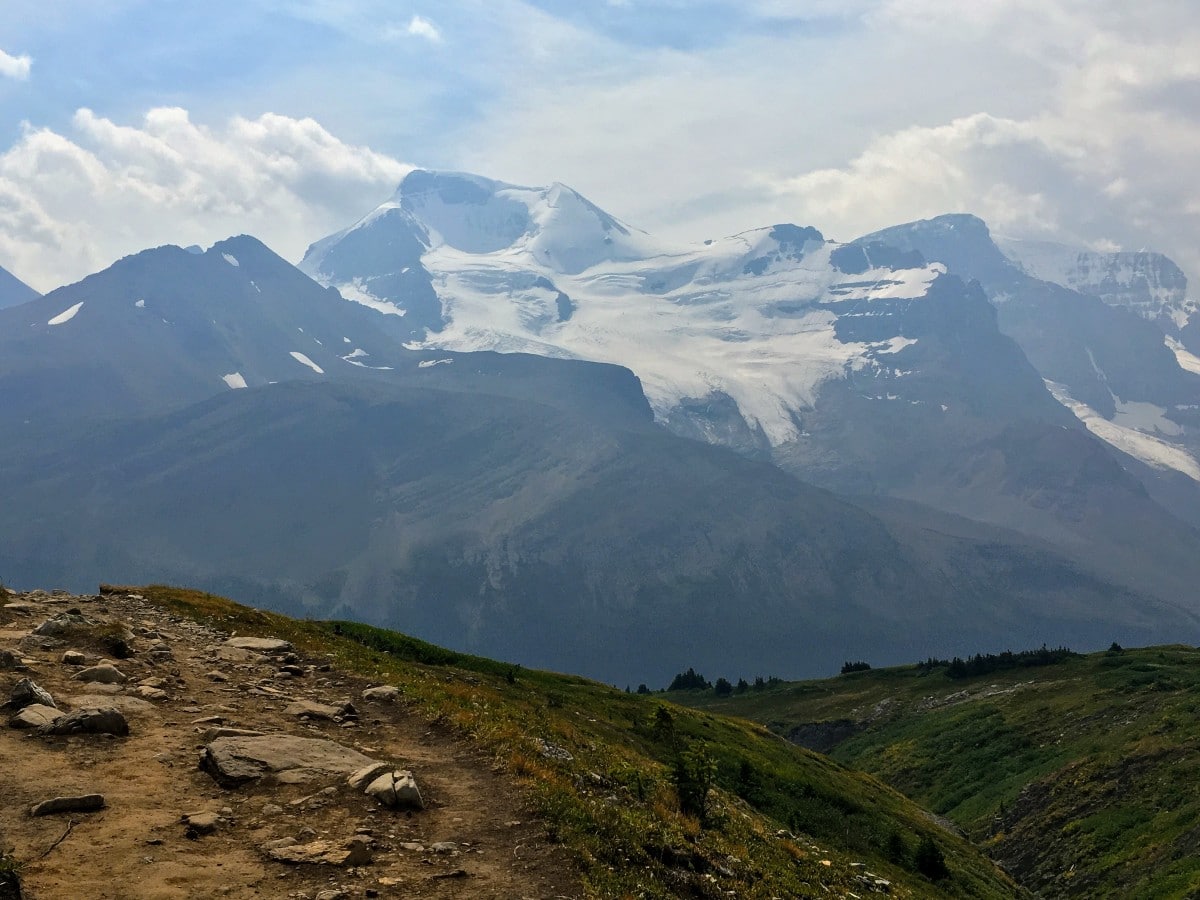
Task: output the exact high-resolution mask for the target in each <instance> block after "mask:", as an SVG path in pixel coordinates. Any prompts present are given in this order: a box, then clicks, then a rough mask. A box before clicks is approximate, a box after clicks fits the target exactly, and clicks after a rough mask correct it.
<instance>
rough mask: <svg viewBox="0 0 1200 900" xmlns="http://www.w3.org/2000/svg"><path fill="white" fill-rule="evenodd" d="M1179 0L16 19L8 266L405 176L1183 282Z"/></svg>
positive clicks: (442, 7) (24, 272) (761, 0)
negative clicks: (1106, 265)
mask: <svg viewBox="0 0 1200 900" xmlns="http://www.w3.org/2000/svg"><path fill="white" fill-rule="evenodd" d="M1195 13H1196V9H1195V3H1194V0H1141V2H1139V3H1137V4H1130V3H1127V2H1124V0H972V2H970V3H963V2H961V0H728V2H727V0H698V2H687V0H537V2H533V0H486V2H485V0H439V2H437V3H433V2H429V0H421V2H414V3H409V2H405V0H389V2H375V0H362V2H347V0H295V2H283V0H237V2H228V0H209V2H206V3H204V4H198V3H193V2H188V0H55V2H53V3H46V2H45V0H39V2H33V0H4V11H3V16H2V21H0V266H3V267H4V268H6V269H8V270H9V271H11V272H13V273H14V274H16V275H17V276H18V277H20V278H22V279H23V280H25V281H27V282H28V283H29V284H31V285H32V286H33V287H35V288H38V289H39V290H50V289H52V288H54V287H56V286H59V285H62V284H66V283H70V282H72V281H75V280H78V279H79V278H81V277H83V276H84V275H86V274H88V273H90V272H93V271H97V270H99V269H101V268H104V267H105V266H107V265H109V264H110V263H111V262H113V261H114V260H115V259H117V258H119V257H121V256H124V255H127V254H130V253H134V252H137V251H138V250H141V249H144V248H146V247H151V246H158V245H161V244H165V243H174V244H180V245H188V244H192V243H198V244H201V245H204V246H208V245H210V244H212V243H213V242H215V241H217V240H220V239H222V238H224V237H227V236H229V235H231V234H237V233H243V232H244V233H250V234H254V235H256V236H257V237H259V238H261V239H262V240H263V241H265V242H266V243H267V244H268V245H269V246H271V247H272V248H273V249H275V250H276V251H277V252H279V253H280V254H282V255H283V256H285V257H287V258H288V259H291V260H293V261H295V260H298V259H299V258H300V256H301V255H302V254H303V252H304V249H305V248H306V246H307V245H308V244H309V243H311V242H312V241H315V240H317V239H318V238H320V237H322V236H324V235H326V234H328V233H331V232H333V231H336V230H339V229H341V228H344V227H346V226H347V225H349V224H351V223H353V222H354V221H355V220H357V219H358V218H359V217H361V216H362V215H364V214H365V213H367V212H368V211H369V210H371V209H372V208H373V207H374V206H376V205H377V204H378V203H380V202H382V201H384V200H385V199H387V197H388V196H389V195H390V194H391V193H392V191H393V190H394V189H395V186H396V185H397V184H398V182H399V181H400V179H401V178H403V176H404V175H405V174H406V173H407V172H408V171H410V170H411V169H412V168H413V167H414V166H420V167H427V168H440V169H456V170H465V171H470V172H474V173H477V174H480V175H486V176H488V177H491V178H496V179H500V180H504V181H510V182H514V183H518V184H527V185H545V184H549V183H551V182H555V181H558V182H563V183H565V184H568V185H570V186H572V187H574V188H575V189H577V190H579V191H580V192H581V193H583V194H584V195H586V196H587V197H588V198H589V199H591V200H592V201H593V202H595V203H596V204H597V205H599V206H601V207H602V208H604V209H606V210H607V211H608V212H610V213H612V214H613V215H615V216H617V217H618V218H620V219H622V220H624V221H626V222H628V223H630V224H632V225H634V226H636V227H639V228H642V229H644V230H646V231H649V232H651V233H653V234H656V235H658V236H660V237H662V238H664V239H668V240H674V241H681V242H684V241H701V240H704V239H708V238H715V237H721V236H725V235H728V234H733V233H737V232H739V231H744V230H747V229H750V228H757V227H760V226H764V225H771V224H776V223H779V222H794V223H797V224H801V225H814V226H816V227H817V228H819V229H820V230H821V231H822V232H823V233H824V234H825V235H826V236H827V237H830V238H833V239H837V240H850V239H852V238H854V237H857V236H859V235H861V234H864V233H866V232H869V231H872V230H875V229H878V228H881V227H885V226H888V225H893V224H898V223H901V222H906V221H911V220H914V219H921V218H928V217H930V216H934V215H939V214H942V213H947V212H973V213H975V214H977V215H979V216H981V217H983V218H984V219H985V220H986V221H987V222H988V223H989V225H990V226H991V227H992V230H993V231H994V232H996V233H998V234H1003V235H1007V236H1012V237H1027V238H1037V239H1043V240H1057V241H1062V242H1064V243H1069V244H1078V245H1083V246H1088V247H1092V248H1096V249H1132V250H1136V249H1143V248H1149V249H1155V250H1159V251H1162V252H1165V253H1167V254H1169V255H1170V256H1172V258H1174V259H1175V260H1176V261H1177V262H1178V263H1180V265H1182V266H1183V267H1184V269H1185V271H1187V272H1188V273H1189V274H1193V275H1194V277H1200V240H1198V239H1200V180H1198V178H1197V171H1198V169H1200V166H1198V162H1200V16H1197V15H1196V14H1195Z"/></svg>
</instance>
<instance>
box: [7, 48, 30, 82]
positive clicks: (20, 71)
mask: <svg viewBox="0 0 1200 900" xmlns="http://www.w3.org/2000/svg"><path fill="white" fill-rule="evenodd" d="M32 68H33V60H32V59H31V58H30V57H29V56H26V55H22V56H11V55H10V54H8V53H5V52H4V51H3V50H0V75H2V76H4V77H5V78H15V79H16V80H17V81H25V80H26V79H27V78H29V71H30V70H31V69H32Z"/></svg>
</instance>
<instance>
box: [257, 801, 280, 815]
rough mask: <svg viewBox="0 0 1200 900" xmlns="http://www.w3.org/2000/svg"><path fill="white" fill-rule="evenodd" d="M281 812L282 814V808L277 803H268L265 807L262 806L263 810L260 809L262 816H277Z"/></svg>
mask: <svg viewBox="0 0 1200 900" xmlns="http://www.w3.org/2000/svg"><path fill="white" fill-rule="evenodd" d="M282 812H283V807H282V806H280V805H279V804H278V803H268V804H266V805H265V806H263V808H262V814H263V815H264V816H277V815H279V814H280V813H282Z"/></svg>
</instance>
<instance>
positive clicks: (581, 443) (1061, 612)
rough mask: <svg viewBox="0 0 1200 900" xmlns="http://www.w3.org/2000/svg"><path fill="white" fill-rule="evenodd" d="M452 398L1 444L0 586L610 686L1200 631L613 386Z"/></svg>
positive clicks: (224, 416) (255, 410)
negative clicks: (191, 602)
mask: <svg viewBox="0 0 1200 900" xmlns="http://www.w3.org/2000/svg"><path fill="white" fill-rule="evenodd" d="M465 359H466V358H465V357H462V358H459V360H458V361H457V362H456V363H455V364H453V365H452V366H439V367H436V368H434V369H433V370H432V371H431V372H430V373H429V374H430V378H431V379H439V378H442V377H446V378H451V377H452V376H453V375H454V371H453V370H454V367H455V366H459V365H460V364H461V363H462V362H463V361H464V360H465ZM527 362H528V364H529V366H530V367H531V368H532V369H539V368H540V369H541V370H542V373H543V375H544V377H545V382H546V385H547V386H548V387H549V386H551V385H554V384H559V385H561V390H563V391H564V392H565V393H567V394H569V395H571V394H574V389H573V388H572V386H571V383H570V381H569V380H565V379H564V380H561V381H560V380H558V379H557V378H556V373H557V371H558V370H560V369H561V368H562V367H564V366H566V367H577V366H584V365H587V364H582V363H571V362H562V361H556V360H528V361H527ZM464 369H465V367H464ZM462 378H463V376H459V380H458V381H453V380H452V381H451V382H450V384H451V389H450V390H444V389H442V388H441V387H440V386H438V387H433V386H431V385H432V384H435V383H436V382H432V381H431V382H427V383H425V384H423V385H420V386H411V387H410V386H406V385H397V384H389V383H379V384H367V383H365V382H364V383H362V384H350V383H341V384H338V383H334V382H332V381H325V382H323V383H321V382H318V383H290V384H279V385H268V386H264V387H261V388H255V389H250V390H246V391H236V392H226V393H224V394H221V395H219V396H217V397H214V398H213V399H211V400H209V401H207V402H204V403H201V404H198V405H194V406H192V407H189V408H188V409H186V410H183V411H180V412H176V413H170V414H166V415H163V416H157V417H154V418H151V419H148V420H145V421H141V422H126V423H121V424H118V425H114V426H112V427H109V428H90V429H88V430H87V431H86V433H83V432H81V433H78V434H75V435H72V434H70V433H66V432H60V434H63V435H64V439H63V440H60V441H59V442H58V443H57V444H56V445H55V446H54V447H53V448H50V449H47V445H46V443H45V442H44V441H37V442H34V441H25V442H23V443H22V442H20V441H18V442H16V443H10V444H9V445H7V446H6V447H5V448H4V449H3V451H0V452H2V454H3V455H2V457H0V458H2V459H3V465H2V466H0V472H2V474H0V487H2V488H3V492H4V496H5V498H6V503H5V504H4V505H3V508H2V509H0V533H2V534H3V537H4V539H3V541H2V542H0V548H2V549H0V566H3V571H4V573H5V576H6V578H9V579H16V580H18V581H24V580H39V579H50V581H51V582H53V583H55V584H61V583H63V582H64V581H66V582H68V583H70V584H73V585H78V586H79V587H80V588H84V587H87V586H89V585H90V584H91V583H92V582H93V581H94V580H95V579H96V577H97V573H106V577H110V578H113V579H122V580H126V579H131V580H134V581H147V580H155V581H161V580H169V581H179V580H187V581H189V582H191V583H195V584H198V585H201V586H204V587H208V588H210V589H214V590H227V591H230V592H233V593H235V594H236V595H238V596H240V597H243V598H246V599H248V600H253V601H255V602H258V603H262V604H266V605H270V606H275V607H278V608H281V609H284V610H288V611H291V612H293V613H297V614H301V613H303V614H307V615H322V616H324V615H337V616H343V617H353V618H357V619H362V620H365V621H368V622H373V623H380V624H390V625H400V624H403V625H404V626H405V627H406V628H407V629H409V631H410V632H412V633H414V634H417V635H420V636H422V637H425V638H430V639H435V640H439V641H443V642H445V643H447V644H449V645H450V646H453V647H456V648H465V649H471V650H476V651H480V652H488V653H494V654H497V655H499V656H501V657H503V658H506V659H510V660H513V661H516V662H522V663H524V664H526V665H538V666H549V667H553V668H559V669H566V670H569V671H579V672H585V673H589V674H592V675H595V676H598V677H602V678H605V679H608V680H616V679H622V680H630V679H633V680H647V681H651V682H659V681H662V680H664V679H666V678H669V677H670V675H671V674H673V673H674V672H675V671H679V670H681V668H683V667H686V666H688V665H704V666H707V667H710V668H712V667H714V666H720V668H721V670H722V671H727V672H744V673H747V674H753V673H755V672H782V673H787V674H793V673H810V672H821V671H829V670H830V668H831V667H836V666H837V665H840V663H841V661H842V660H843V659H845V658H847V657H848V658H857V657H870V658H871V659H873V660H893V661H901V660H908V659H915V658H918V657H920V656H921V655H922V654H927V653H929V652H939V653H950V652H967V649H968V648H975V647H1000V646H1002V645H1006V644H1007V643H1009V642H1014V641H1015V642H1017V643H1021V644H1023V643H1027V642H1028V641H1032V640H1036V641H1039V642H1040V641H1041V640H1049V641H1058V640H1070V641H1072V642H1074V643H1077V644H1078V643H1084V644H1087V645H1098V644H1106V643H1107V642H1108V641H1110V640H1112V639H1119V640H1123V641H1132V640H1135V639H1138V640H1142V639H1144V640H1151V639H1160V640H1161V639H1165V638H1166V637H1168V636H1173V637H1177V636H1178V635H1180V634H1190V633H1193V632H1194V630H1195V628H1196V627H1197V625H1198V624H1200V623H1198V622H1197V620H1196V616H1194V615H1193V614H1191V613H1185V612H1183V611H1181V610H1180V609H1178V608H1172V607H1170V606H1168V605H1165V604H1162V603H1159V602H1157V601H1155V600H1154V599H1152V598H1151V597H1149V596H1147V595H1145V594H1143V593H1140V592H1135V591H1128V590H1122V589H1119V588H1114V587H1112V586H1110V585H1108V584H1106V583H1105V582H1104V581H1103V580H1102V579H1100V578H1098V577H1096V576H1094V575H1092V574H1090V573H1089V572H1087V571H1086V570H1084V569H1081V568H1080V567H1079V566H1077V565H1074V564H1072V563H1068V562H1066V561H1064V560H1063V559H1062V558H1061V557H1059V556H1057V555H1055V554H1053V553H1051V552H1049V551H1047V550H1045V549H1043V548H1039V547H1037V546H1034V545H1032V544H1029V543H1028V542H1024V543H1023V542H1020V541H1019V540H1015V539H1013V537H1012V536H1006V535H999V534H997V533H995V532H980V533H977V534H973V535H971V536H969V537H967V538H959V537H951V536H948V535H947V534H946V533H945V530H944V529H943V528H941V527H932V528H930V527H925V526H924V525H922V524H920V523H914V522H912V521H911V520H910V519H907V518H905V517H904V516H903V515H900V516H894V515H893V516H890V517H889V519H888V521H884V520H882V519H880V518H877V517H875V516H873V515H870V514H867V513H865V512H863V511H862V510H860V509H857V508H855V507H853V506H850V505H849V504H847V503H845V502H843V501H841V500H838V499H837V498H835V497H834V496H832V495H830V494H828V493H826V492H824V491H821V490H818V489H816V488H812V487H809V486H806V485H804V484H802V483H800V482H798V481H796V480H795V479H794V478H792V477H791V476H789V475H787V474H785V473H784V472H782V471H780V470H779V469H778V468H777V467H774V466H772V465H769V464H766V463H756V462H753V461H751V460H747V459H745V458H743V457H741V456H739V455H737V454H735V453H733V452H731V451H728V450H724V449H721V448H717V447H711V446H708V445H705V444H701V443H699V442H695V441H690V440H687V439H684V438H679V437H675V436H673V435H670V434H667V433H665V432H663V431H662V430H661V429H659V428H657V427H655V426H654V425H653V424H652V423H651V422H650V421H649V419H648V417H647V416H646V415H645V413H644V406H640V407H639V405H638V404H637V402H634V401H631V398H624V399H623V391H622V389H621V388H620V385H619V384H614V385H613V388H614V390H613V397H612V408H614V409H615V408H618V407H620V406H622V405H625V404H626V401H627V400H630V401H631V402H629V403H628V409H629V413H628V416H627V417H626V418H625V420H624V421H623V422H621V421H618V420H617V418H616V417H615V416H609V417H608V420H607V422H597V421H596V420H595V419H594V417H592V416H591V414H590V412H589V411H588V405H587V404H583V403H571V404H564V406H565V407H567V408H558V409H555V408H551V407H549V406H546V405H542V404H538V403H534V402H530V401H529V400H527V399H515V398H513V397H501V396H496V395H494V394H489V393H487V392H486V387H485V384H486V382H487V381H489V380H495V379H496V374H494V373H492V374H483V373H481V374H480V376H479V377H478V378H477V382H478V384H477V386H476V388H477V389H476V390H473V391H471V390H465V389H464V388H466V387H467V385H466V384H465V382H464V381H463V380H462ZM529 383H530V384H532V383H533V379H530V381H529ZM593 390H595V389H594V388H593ZM574 399H579V398H577V397H576V398H574ZM639 409H641V410H642V412H640V413H639ZM84 434H86V440H85V439H83V438H84Z"/></svg>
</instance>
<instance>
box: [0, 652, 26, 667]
mask: <svg viewBox="0 0 1200 900" xmlns="http://www.w3.org/2000/svg"><path fill="white" fill-rule="evenodd" d="M20 665H21V657H19V656H17V654H15V653H13V652H12V651H11V650H0V669H16V668H18V667H19V666H20Z"/></svg>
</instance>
